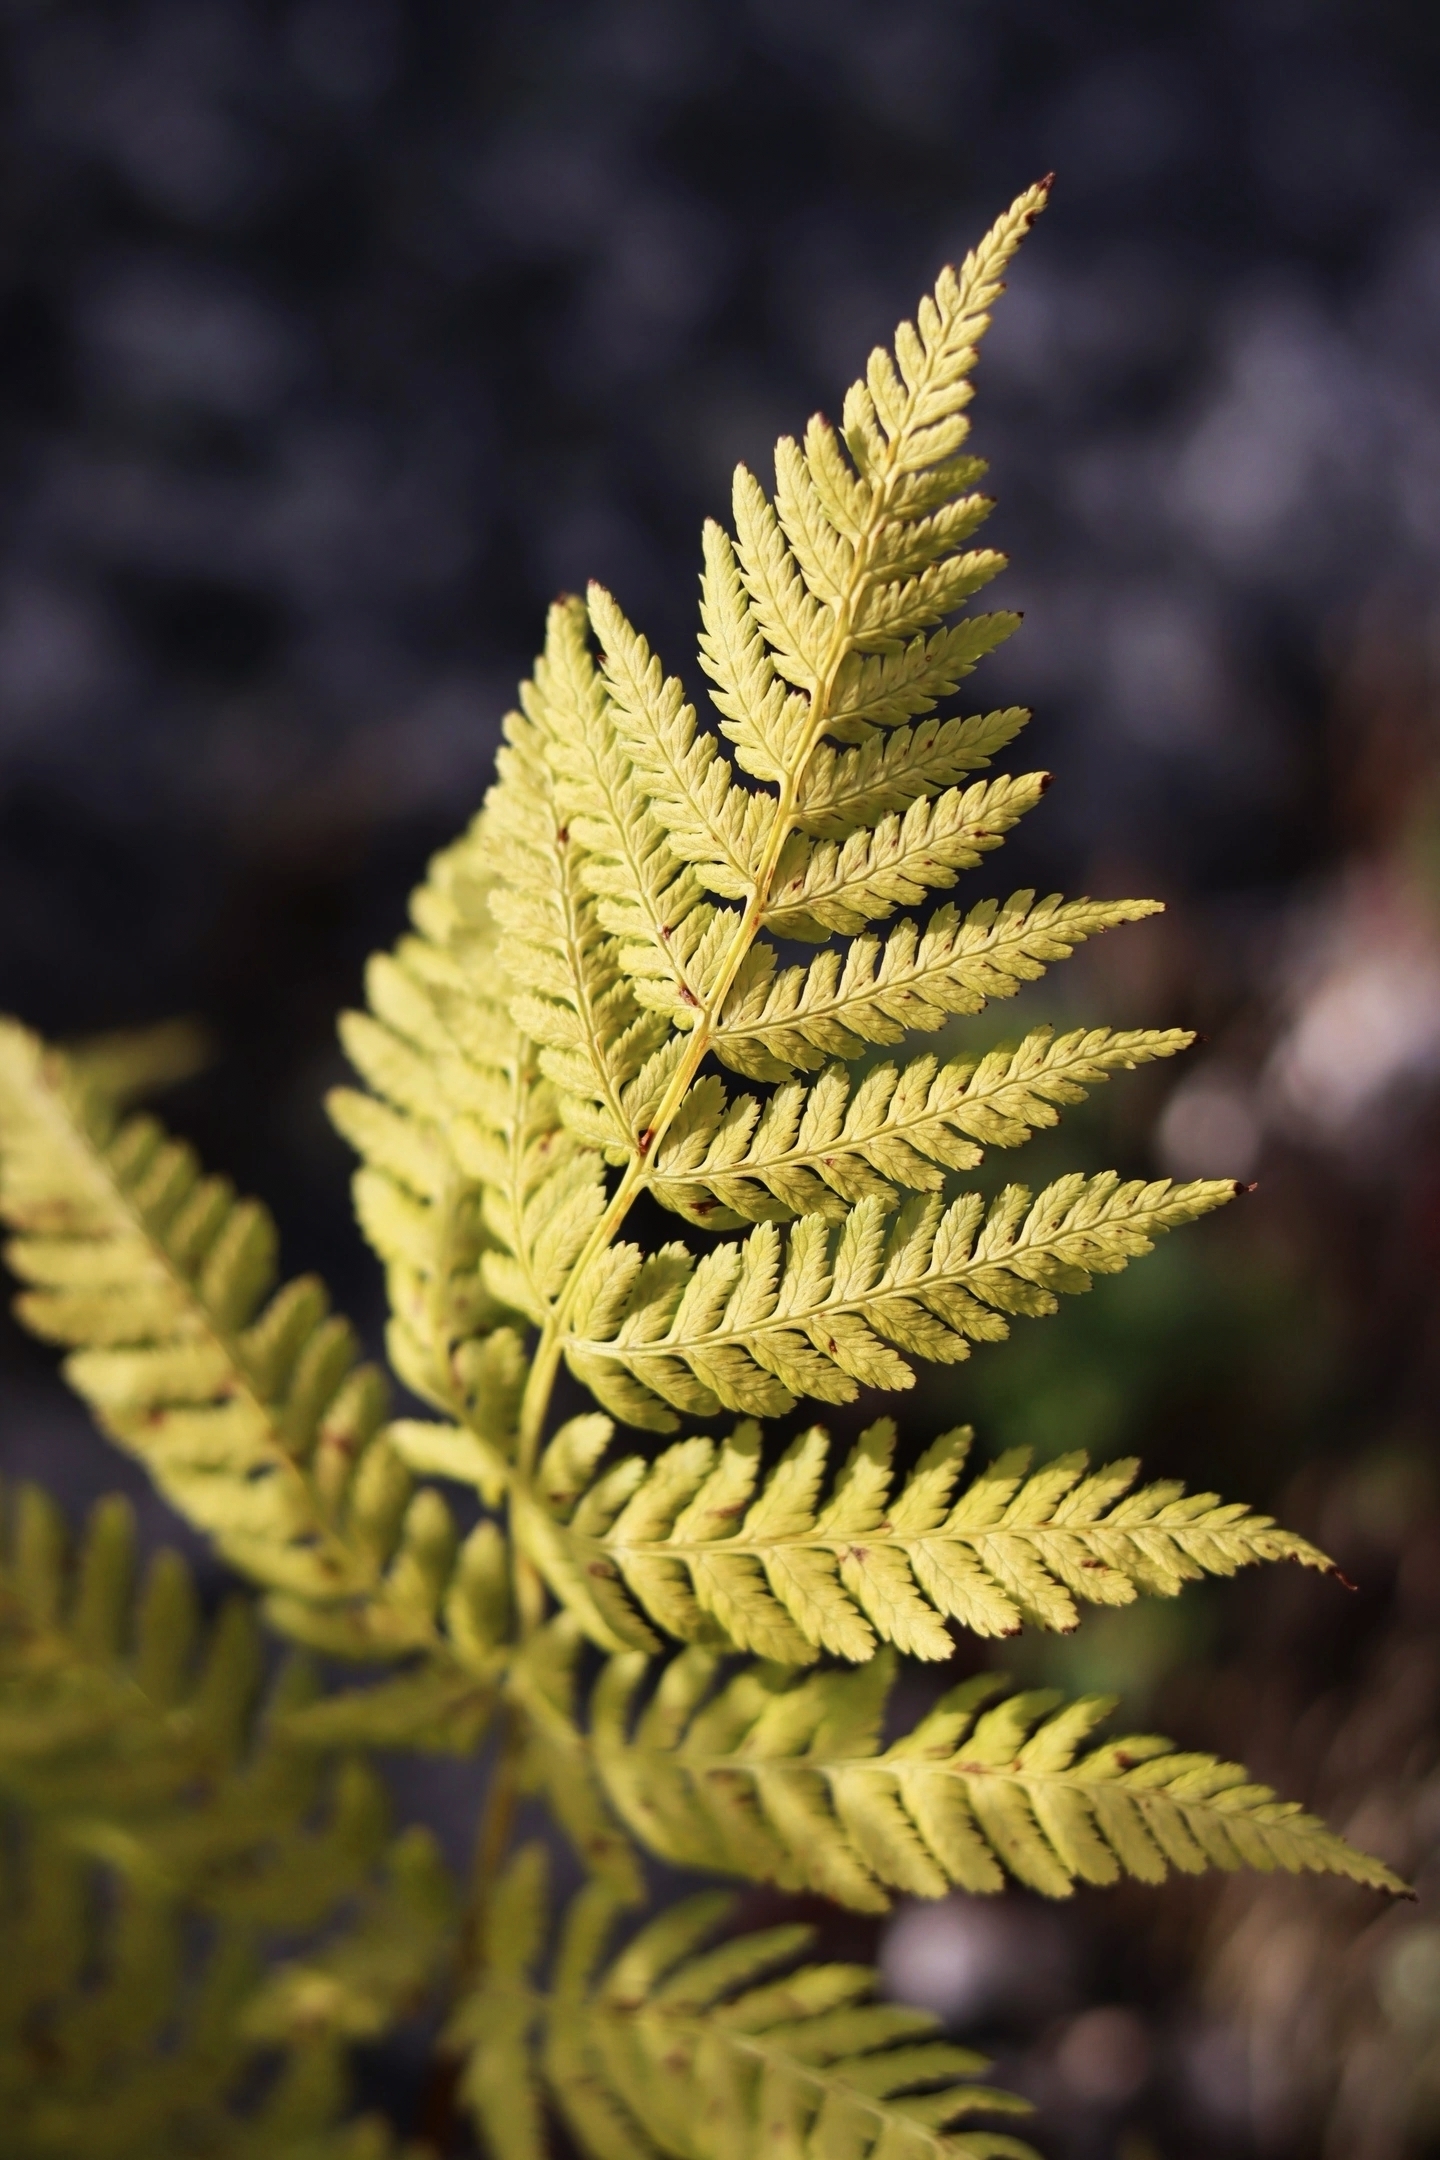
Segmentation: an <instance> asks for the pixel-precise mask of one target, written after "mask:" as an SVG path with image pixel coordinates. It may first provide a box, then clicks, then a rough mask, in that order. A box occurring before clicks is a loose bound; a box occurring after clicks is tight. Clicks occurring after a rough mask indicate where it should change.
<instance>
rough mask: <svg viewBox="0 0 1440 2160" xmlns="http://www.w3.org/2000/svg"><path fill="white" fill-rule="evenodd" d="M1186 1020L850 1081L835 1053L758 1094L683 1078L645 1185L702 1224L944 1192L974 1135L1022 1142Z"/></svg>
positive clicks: (834, 1214)
mask: <svg viewBox="0 0 1440 2160" xmlns="http://www.w3.org/2000/svg"><path fill="white" fill-rule="evenodd" d="M1194 1039H1195V1038H1194V1036H1193V1035H1191V1034H1189V1033H1187V1032H1186V1031H1185V1030H1184V1029H1181V1028H1166V1029H1149V1028H1143V1029H1142V1028H1127V1029H1123V1030H1115V1029H1111V1028H1075V1029H1073V1030H1071V1032H1070V1033H1069V1034H1066V1035H1061V1036H1059V1037H1056V1036H1055V1035H1054V1034H1053V1032H1052V1031H1051V1029H1049V1028H1048V1027H1042V1028H1036V1029H1033V1030H1032V1031H1031V1033H1030V1034H1029V1035H1027V1036H1026V1037H1025V1038H1024V1040H1023V1041H1022V1042H1021V1043H1019V1044H1018V1045H1017V1046H1016V1047H1014V1048H1013V1049H1010V1048H1001V1049H996V1050H991V1051H987V1052H986V1054H985V1055H984V1056H983V1057H978V1058H977V1057H957V1058H951V1059H950V1060H949V1062H948V1063H947V1064H945V1065H938V1064H937V1061H936V1060H935V1059H934V1058H933V1057H920V1058H914V1059H912V1060H911V1061H910V1063H908V1064H907V1065H904V1066H895V1065H888V1064H887V1065H875V1066H872V1067H871V1068H870V1070H869V1071H868V1072H867V1073H866V1074H865V1076H864V1078H863V1079H862V1080H861V1081H860V1082H859V1083H858V1085H854V1086H853V1087H852V1083H851V1080H850V1077H849V1075H848V1074H847V1072H846V1071H845V1068H844V1066H843V1065H839V1064H835V1065H830V1066H827V1067H826V1069H825V1071H824V1072H823V1073H822V1074H821V1075H820V1078H819V1079H818V1080H816V1081H815V1082H814V1083H813V1085H812V1086H810V1087H809V1088H806V1087H804V1086H803V1085H802V1084H800V1083H798V1082H790V1083H788V1084H786V1085H784V1086H782V1087H779V1088H777V1089H776V1090H775V1092H774V1093H773V1094H772V1095H771V1096H770V1097H769V1098H768V1100H767V1101H766V1102H765V1103H764V1104H763V1105H762V1104H761V1102H760V1101H759V1100H758V1099H757V1098H756V1097H755V1096H753V1095H740V1096H737V1097H736V1098H735V1099H734V1100H733V1101H731V1100H729V1099H728V1098H727V1096H726V1093H725V1089H724V1086H723V1084H722V1082H721V1081H720V1080H719V1079H717V1078H713V1077H712V1078H707V1079H705V1080H702V1081H699V1082H698V1083H697V1084H696V1086H695V1087H694V1088H693V1089H692V1090H691V1093H690V1095H689V1096H688V1097H687V1099H686V1101H685V1103H684V1104H683V1105H682V1107H681V1109H680V1111H679V1113H678V1115H677V1116H676V1118H675V1120H674V1122H673V1123H672V1125H671V1126H670V1129H669V1131H668V1133H667V1134H666V1137H665V1140H664V1141H663V1143H662V1144H661V1146H660V1147H659V1148H658V1149H657V1150H656V1154H655V1175H654V1181H653V1183H652V1185H651V1191H652V1192H653V1193H654V1195H655V1198H656V1199H657V1200H659V1201H661V1202H662V1204H663V1205H664V1206H666V1207H669V1208H673V1209H674V1210H675V1212H676V1213H677V1214H680V1215H684V1216H685V1217H687V1218H688V1220H689V1221H691V1222H694V1223H698V1224H699V1225H700V1227H701V1228H702V1229H710V1230H724V1229H731V1228H734V1227H735V1226H736V1225H737V1224H738V1223H741V1222H765V1221H775V1222H780V1221H784V1220H785V1219H786V1218H787V1217H788V1216H792V1215H828V1216H830V1217H831V1218H832V1219H833V1220H839V1219H842V1218H843V1217H844V1215H845V1214H846V1212H847V1209H848V1206H849V1205H850V1204H853V1202H855V1201H857V1200H864V1199H870V1198H874V1199H880V1200H884V1201H886V1202H887V1203H890V1204H894V1203H895V1201H896V1198H897V1195H896V1191H895V1188H896V1187H897V1186H902V1187H908V1188H909V1189H910V1190H912V1191H915V1192H938V1191H939V1190H940V1189H941V1187H942V1185H943V1183H944V1174H945V1172H946V1171H947V1170H970V1169H973V1168H974V1167H975V1166H976V1164H977V1163H978V1162H979V1161H980V1160H981V1150H980V1148H979V1146H977V1145H976V1143H977V1142H979V1141H984V1142H986V1143H988V1144H989V1145H991V1146H994V1147H1019V1146H1020V1145H1022V1143H1023V1142H1025V1141H1026V1140H1028V1139H1029V1138H1030V1136H1031V1133H1032V1131H1034V1129H1035V1128H1036V1127H1037V1126H1038V1127H1041V1128H1046V1127H1049V1126H1052V1125H1054V1124H1055V1122H1056V1120H1057V1115H1058V1112H1057V1109H1056V1105H1057V1104H1060V1103H1076V1102H1083V1101H1084V1099H1085V1095H1086V1092H1087V1090H1088V1089H1090V1088H1092V1087H1095V1086H1097V1085H1099V1084H1100V1083H1101V1082H1103V1081H1104V1080H1106V1079H1107V1078H1108V1077H1109V1075H1110V1074H1111V1073H1112V1072H1114V1071H1116V1070H1125V1071H1133V1070H1134V1068H1135V1067H1136V1066H1137V1065H1146V1064H1149V1063H1150V1062H1151V1061H1152V1060H1153V1059H1155V1058H1162V1057H1173V1056H1175V1055H1176V1053H1177V1052H1178V1051H1181V1050H1184V1049H1186V1048H1188V1046H1189V1045H1190V1044H1191V1043H1192V1042H1193V1041H1194Z"/></svg>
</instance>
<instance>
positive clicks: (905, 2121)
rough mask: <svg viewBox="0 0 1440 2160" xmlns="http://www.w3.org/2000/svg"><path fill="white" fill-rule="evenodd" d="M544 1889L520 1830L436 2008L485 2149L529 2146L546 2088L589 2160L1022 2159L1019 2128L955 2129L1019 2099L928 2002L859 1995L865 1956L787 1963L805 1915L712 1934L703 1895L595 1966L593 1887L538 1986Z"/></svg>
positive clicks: (538, 2150) (600, 1952) (500, 2152)
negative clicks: (479, 1936)
mask: <svg viewBox="0 0 1440 2160" xmlns="http://www.w3.org/2000/svg"><path fill="white" fill-rule="evenodd" d="M547 1906H548V1900H547V1897H546V1885H545V1867H544V1854H543V1852H542V1851H541V1849H540V1848H539V1847H538V1846H533V1845H532V1846H528V1847H526V1848H525V1849H524V1850H523V1851H522V1852H521V1853H519V1854H518V1855H517V1857H516V1859H515V1861H514V1862H513V1863H512V1866H511V1868H510V1870H509V1872H508V1874H507V1875H506V1877H505V1880H504V1881H503V1883H502V1884H501V1886H500V1889H499V1892H498V1895H497V1899H496V1907H495V1913H494V1917H493V1921H492V1925H491V1928H490V1930H489V1949H490V1955H489V1957H488V1959H487V1968H486V1979H485V1982H484V1984H483V1985H482V1986H481V1987H480V1988H479V1989H478V1990H477V1991H476V1992H475V1993H474V1994H473V1995H471V1996H470V1997H469V1998H468V2000H466V2001H465V2002H463V2003H462V2004H461V2005H460V2007H459V2008H458V2010H457V2012H456V2014H455V2016H454V2018H453V2019H452V2021H451V2026H450V2035H449V2037H450V2039H451V2042H452V2044H453V2045H455V2046H457V2047H459V2048H463V2049H464V2050H465V2056H466V2061H465V2069H464V2073H463V2086H462V2089H463V2092H464V2095H465V2099H466V2102H467V2104H468V2106H469V2108H470V2110H471V2112H472V2114H473V2116H474V2119H475V2123H476V2127H477V2129H479V2131H480V2132H481V2134H482V2136H483V2137H484V2138H485V2140H486V2144H487V2147H488V2149H489V2150H490V2151H491V2152H493V2153H494V2155H495V2160H540V2156H541V2155H542V2154H543V2153H544V2150H545V2141H544V2128H543V2124H544V2111H545V2105H546V2102H547V2101H548V2102H549V2104H550V2105H551V2106H552V2107H553V2108H554V2109H555V2110H556V2112H557V2113H558V2114H559V2115H560V2116H561V2117H562V2118H563V2120H564V2122H565V2124H566V2127H567V2128H568V2129H569V2131H570V2132H571V2134H572V2136H574V2138H575V2139H576V2140H577V2142H578V2144H579V2145H580V2147H581V2149H582V2151H584V2152H586V2153H589V2154H593V2155H594V2156H595V2160H618V2156H619V2155H621V2154H624V2155H626V2156H631V2155H654V2154H668V2155H674V2156H675V2160H750V2156H751V2155H754V2154H756V2153H760V2152H771V2151H773V2152H776V2153H783V2154H794V2155H797V2156H798V2155H804V2156H805V2160H869V2156H872V2155H873V2156H875V2160H881V2156H887V2155H891V2154H894V2155H903V2156H905V2160H1034V2155H1033V2153H1032V2150H1031V2148H1030V2147H1029V2146H1028V2145H1024V2144H1022V2143H1021V2142H1020V2141H1019V2140H1018V2139H1016V2138H1013V2137H1009V2136H1006V2135H1003V2134H1002V2133H1000V2132H997V2131H991V2130H984V2129H974V2128H965V2129H961V2128H958V2127H956V2126H958V2125H960V2124H968V2123H970V2122H972V2121H973V2119H974V2118H975V2117H976V2116H985V2115H997V2114H998V2115H1023V2114H1025V2113H1028V2103H1027V2102H1025V2101H1023V2100H1021V2099H1019V2098H1018V2097H1017V2096H1016V2095H1015V2094H1013V2093H1007V2092H1002V2091H999V2090H997V2089H996V2088H994V2087H992V2086H986V2085H982V2084H979V2083H978V2082H977V2080H978V2079H979V2077H980V2076H981V2075H982V2074H983V2072H984V2071H985V2070H986V2069H987V2068H988V2064H987V2063H986V2061H985V2059H984V2057H983V2056H979V2055H976V2054H974V2053H972V2052H971V2050H969V2049H968V2048H957V2047H953V2046H951V2045H950V2044H949V2043H948V2042H946V2041H944V2040H943V2039H941V2038H940V2037H939V2034H938V2032H937V2029H936V2021H935V2019H934V2018H932V2017H931V2016H930V2015H929V2014H928V2013H927V2012H926V2011H923V2010H911V2009H906V2008H903V2007H901V2006H900V2005H899V2004H895V2003H878V2002H875V2001H873V2000H872V1999H871V1998H872V1997H873V1995H874V1993H875V1988H876V1975H875V1974H874V1973H873V1972H871V1971H869V1970H868V1969H867V1968H866V1967H864V1966H857V1965H797V1960H798V1959H799V1958H801V1957H802V1956H803V1955H804V1953H805V1951H806V1949H807V1948H808V1947H809V1945H810V1943H811V1941H812V1939H813V1930H812V1929H810V1928H808V1927H803V1926H799V1927H777V1928H769V1929H765V1930H763V1931H761V1932H758V1933H752V1934H723V1933H722V1931H723V1930H724V1929H725V1927H726V1926H727V1923H728V1922H729V1921H730V1920H731V1918H732V1915H733V1901H732V1900H731V1899H729V1898H726V1897H724V1896H720V1897H716V1896H713V1895H702V1896H699V1897H693V1898H689V1899H687V1900H685V1901H684V1902H683V1903H682V1904H679V1905H674V1906H671V1907H670V1909H669V1910H668V1911H666V1912H663V1913H661V1914H660V1915H659V1916H658V1917H657V1918H656V1919H654V1920H652V1921H650V1922H649V1923H648V1925H647V1926H645V1927H644V1928H642V1929H641V1931H640V1932H639V1934H637V1935H635V1936H634V1937H633V1938H632V1939H631V1940H630V1941H629V1942H628V1943H627V1944H626V1945H625V1947H624V1948H623V1949H622V1950H621V1951H620V1952H619V1954H618V1956H614V1957H612V1958H611V1960H610V1962H609V1963H608V1965H605V1967H604V1969H603V1970H602V1969H601V1966H602V1961H603V1960H604V1958H605V1957H606V1952H607V1945H608V1943H609V1939H610V1937H611V1935H612V1933H613V1930H614V1923H615V1907H614V1903H613V1901H612V1900H611V1899H609V1898H608V1897H607V1895H606V1893H605V1892H604V1891H603V1890H601V1889H597V1888H591V1889H589V1890H585V1891H582V1892H581V1894H580V1896H579V1897H578V1898H577V1899H575V1900H574V1901H573V1902H572V1904H571V1906H570V1909H569V1912H568V1914H567V1915H566V1919H565V1925H564V1928H563V1930H562V1933H561V1938H560V1943H559V1947H558V1950H557V1953H556V1957H555V1971H554V1977H553V1980H552V1981H551V1983H550V1985H549V1986H548V1987H546V1986H544V1985H543V1983H542V1981H541V1978H540V1970H541V1965H542V1957H543V1949H544V1938H545V1933H546V1923H547V1919H548V1912H547ZM717 1934H719V1935H721V1939H720V1940H719V1942H718V1943H716V1942H714V1938H715V1937H716V1936H717ZM709 1945H713V1946H712V1947H707V1946H709Z"/></svg>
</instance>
